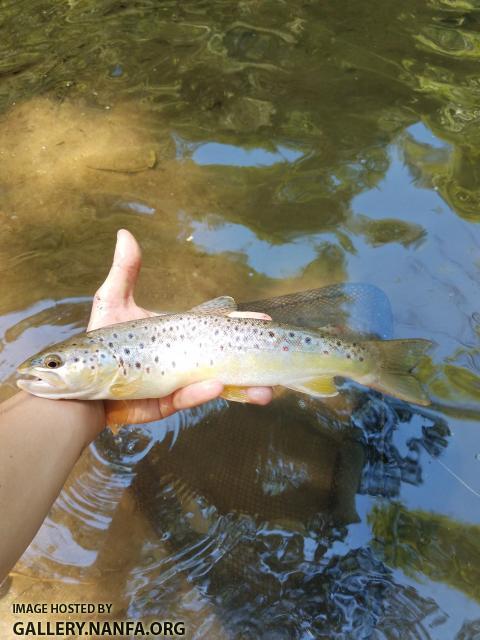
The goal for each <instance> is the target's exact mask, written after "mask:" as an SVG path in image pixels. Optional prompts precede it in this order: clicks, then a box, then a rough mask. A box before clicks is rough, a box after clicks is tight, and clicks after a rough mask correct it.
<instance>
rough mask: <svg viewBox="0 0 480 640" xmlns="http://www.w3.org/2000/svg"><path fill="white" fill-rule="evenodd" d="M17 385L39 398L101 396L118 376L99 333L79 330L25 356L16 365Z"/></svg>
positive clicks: (89, 398)
mask: <svg viewBox="0 0 480 640" xmlns="http://www.w3.org/2000/svg"><path fill="white" fill-rule="evenodd" d="M17 371H18V373H19V374H20V375H21V376H22V377H21V378H20V379H19V380H17V385H18V386H19V387H20V389H23V390H24V391H28V392H29V393H32V394H33V395H36V396H40V397H41V398H51V399H60V398H62V399H87V400H93V399H96V398H102V397H104V394H105V390H106V389H108V388H109V386H110V384H111V382H112V380H113V379H115V378H116V377H117V376H118V364H117V361H116V356H115V354H114V353H113V351H112V350H111V349H110V348H109V346H108V344H107V343H105V341H104V339H103V337H102V336H101V335H97V336H96V335H94V333H91V334H80V335H79V336H74V337H73V338H70V339H69V340H65V341H64V342H59V343H58V344H55V345H53V346H51V347H48V348H47V349H44V350H43V351H40V353H37V354H36V355H35V356H33V357H31V358H28V360H25V362H23V363H22V364H21V365H20V366H19V367H18V368H17Z"/></svg>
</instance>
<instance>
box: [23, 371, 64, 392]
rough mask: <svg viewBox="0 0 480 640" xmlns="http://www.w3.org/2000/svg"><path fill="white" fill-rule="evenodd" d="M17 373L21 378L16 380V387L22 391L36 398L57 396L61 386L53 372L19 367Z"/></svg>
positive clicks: (59, 380)
mask: <svg viewBox="0 0 480 640" xmlns="http://www.w3.org/2000/svg"><path fill="white" fill-rule="evenodd" d="M17 372H18V373H19V374H20V375H21V376H22V377H21V378H19V379H18V380H17V386H18V387H19V388H20V389H22V390H23V391H28V393H33V394H34V395H36V396H42V397H48V398H51V397H52V396H53V395H54V394H55V395H59V392H60V389H61V387H62V386H63V383H62V380H61V378H60V377H59V376H58V375H57V374H55V373H54V372H53V371H43V370H42V369H34V370H33V371H32V368H31V367H24V366H20V367H18V369H17Z"/></svg>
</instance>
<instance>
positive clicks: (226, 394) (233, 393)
mask: <svg viewBox="0 0 480 640" xmlns="http://www.w3.org/2000/svg"><path fill="white" fill-rule="evenodd" d="M220 397H221V398H224V399H225V400H231V401H232V402H250V400H249V398H248V394H247V389H246V387H235V386H234V385H226V386H225V387H223V392H222V393H221V396H220Z"/></svg>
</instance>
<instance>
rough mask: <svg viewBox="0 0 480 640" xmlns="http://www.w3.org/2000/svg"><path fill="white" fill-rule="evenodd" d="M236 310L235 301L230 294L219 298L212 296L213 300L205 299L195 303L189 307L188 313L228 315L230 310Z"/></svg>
mask: <svg viewBox="0 0 480 640" xmlns="http://www.w3.org/2000/svg"><path fill="white" fill-rule="evenodd" d="M236 310H237V303H236V302H235V300H234V299H233V298H232V297H231V296H220V297H219V298H213V300H207V301H206V302H202V304H199V305H197V306H196V307H193V308H192V309H190V313H201V314H203V315H212V316H220V315H225V316H226V315H228V314H229V313H232V311H236Z"/></svg>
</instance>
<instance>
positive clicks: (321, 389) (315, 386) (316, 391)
mask: <svg viewBox="0 0 480 640" xmlns="http://www.w3.org/2000/svg"><path fill="white" fill-rule="evenodd" d="M285 386H286V387H288V388H289V389H293V391H300V392H301V393H308V395H310V396H314V397H316V398H331V397H332V396H336V395H338V389H337V387H336V386H335V383H334V381H333V378H332V377H331V376H318V377H316V378H310V379H308V380H299V381H298V382H295V383H292V384H289V385H285Z"/></svg>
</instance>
